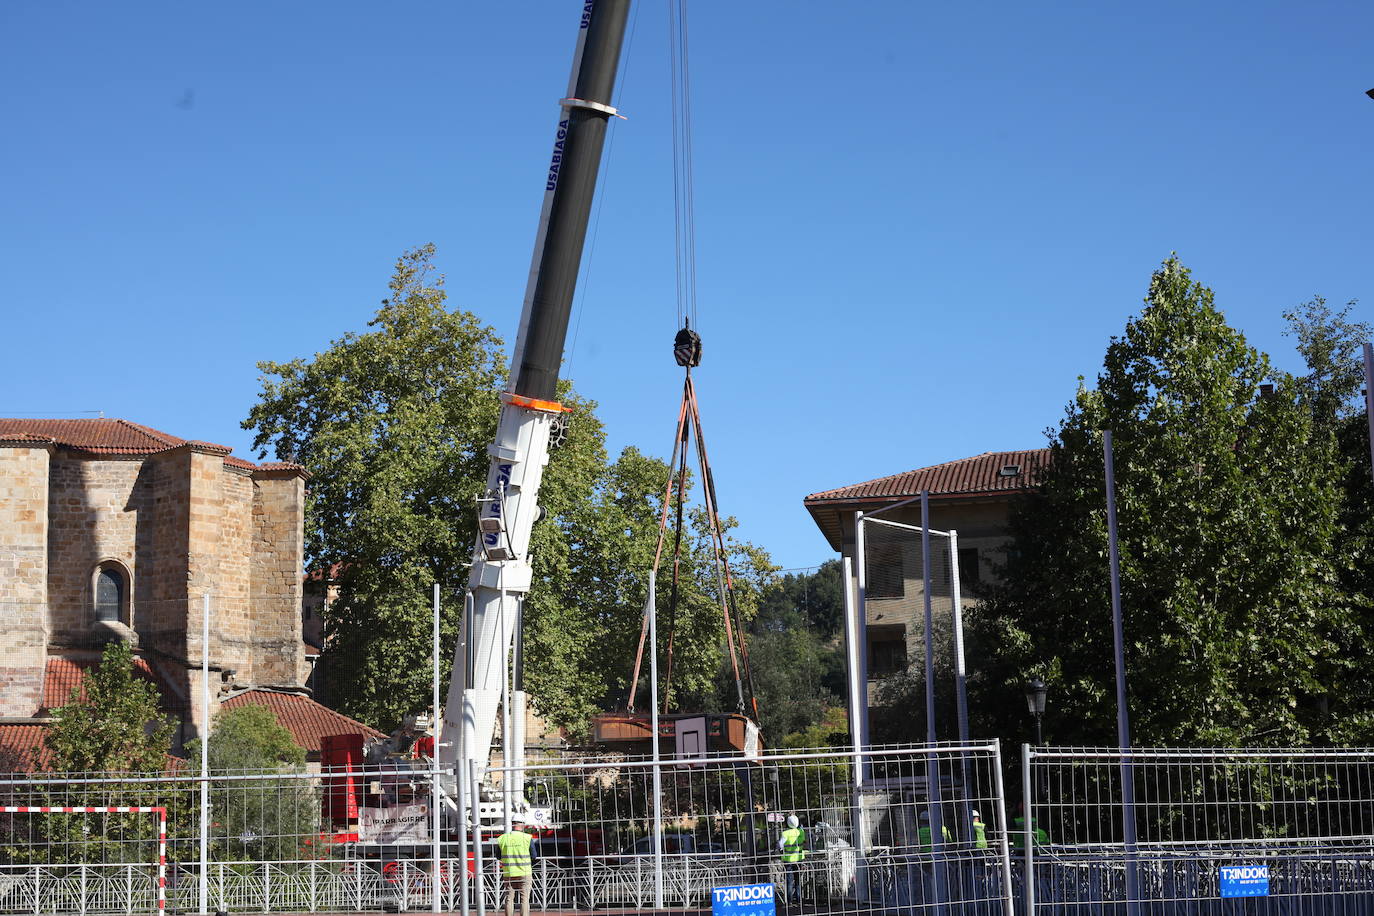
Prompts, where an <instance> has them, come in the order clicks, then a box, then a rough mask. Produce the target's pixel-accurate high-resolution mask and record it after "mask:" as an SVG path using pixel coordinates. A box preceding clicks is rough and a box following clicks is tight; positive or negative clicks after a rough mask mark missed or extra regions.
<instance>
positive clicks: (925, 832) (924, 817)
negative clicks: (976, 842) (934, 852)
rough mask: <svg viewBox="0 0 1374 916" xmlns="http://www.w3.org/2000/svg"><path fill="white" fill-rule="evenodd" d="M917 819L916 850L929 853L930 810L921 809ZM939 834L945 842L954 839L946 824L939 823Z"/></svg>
mask: <svg viewBox="0 0 1374 916" xmlns="http://www.w3.org/2000/svg"><path fill="white" fill-rule="evenodd" d="M917 820H918V821H919V825H918V826H917V828H916V845H917V848H918V850H919V851H920V852H922V853H924V854H925V855H930V850H931V842H930V839H931V832H930V812H929V811H922V812H921V813H920V815H919V817H918V818H917ZM940 836H942V837H944V840H945V842H946V843H948V842H949V841H950V840H952V839H954V837H953V836H952V835H951V834H950V832H949V827H948V825H946V824H941V825H940Z"/></svg>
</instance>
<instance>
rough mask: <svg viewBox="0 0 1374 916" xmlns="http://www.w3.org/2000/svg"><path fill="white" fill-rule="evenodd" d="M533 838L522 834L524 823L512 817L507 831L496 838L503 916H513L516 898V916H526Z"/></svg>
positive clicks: (528, 910)
mask: <svg viewBox="0 0 1374 916" xmlns="http://www.w3.org/2000/svg"><path fill="white" fill-rule="evenodd" d="M533 845H534V837H533V836H531V835H530V834H529V833H526V832H525V820H524V818H522V817H520V816H518V815H517V816H516V817H515V818H513V819H512V821H511V829H509V830H507V831H506V832H505V833H503V834H501V835H500V836H498V837H497V838H496V850H497V853H498V855H499V856H500V859H501V883H502V884H503V885H505V889H506V916H515V898H516V895H517V894H518V895H519V897H520V916H530V885H531V884H532V883H533V881H534V853H533V850H532V849H531V847H532V846H533Z"/></svg>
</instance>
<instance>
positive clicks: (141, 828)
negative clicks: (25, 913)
mask: <svg viewBox="0 0 1374 916" xmlns="http://www.w3.org/2000/svg"><path fill="white" fill-rule="evenodd" d="M83 688H84V689H83ZM53 717H54V718H55V719H56V721H55V722H54V723H53V725H52V727H51V728H50V729H49V731H48V734H47V736H46V738H45V739H44V740H45V742H46V744H47V747H48V751H49V757H50V766H51V768H52V769H53V770H56V771H58V772H68V773H90V774H120V775H125V774H128V775H136V774H161V773H163V772H165V771H166V770H167V767H168V763H169V760H170V758H169V757H168V750H169V749H170V746H171V739H172V732H173V729H174V725H173V723H172V722H171V721H170V720H168V719H167V718H166V717H164V716H163V714H162V713H161V711H159V709H158V694H157V690H156V688H155V687H153V685H152V684H150V683H148V682H147V681H145V680H142V679H140V678H139V677H137V676H136V675H135V673H134V661H133V652H132V650H131V649H130V647H129V645H128V644H127V643H125V642H122V641H118V640H117V641H115V642H111V643H109V644H107V645H106V646H105V649H104V651H103V652H102V654H101V658H100V664H99V665H97V666H96V667H95V668H93V669H92V670H91V671H90V672H89V673H88V674H87V676H86V678H85V679H84V681H83V684H82V686H81V687H76V688H73V690H72V692H71V696H70V697H69V699H68V702H67V705H65V706H61V707H59V708H57V709H55V710H53ZM35 792H36V794H38V795H40V796H41V795H44V794H46V795H47V797H43V798H41V800H40V799H38V798H32V799H30V800H29V801H27V802H13V803H17V804H25V803H26V804H43V805H63V806H68V805H70V806H85V805H91V806H117V805H127V806H140V805H143V806H147V805H159V806H163V807H165V808H166V809H167V818H168V832H169V838H170V839H171V840H172V841H173V842H175V841H177V840H179V839H182V838H184V837H185V836H186V831H187V830H188V829H189V827H190V823H191V821H190V819H189V817H188V811H189V804H188V801H189V800H188V797H187V796H186V795H185V793H182V792H167V791H166V787H165V786H158V785H156V784H153V783H136V782H119V781H112V782H103V783H92V784H87V785H76V786H71V785H63V784H60V783H37V784H35ZM26 829H28V830H30V831H34V832H36V833H37V835H38V836H41V838H42V839H41V840H31V841H30V842H29V843H28V844H27V848H26V849H22V850H20V851H18V852H17V853H16V855H19V856H21V857H27V858H32V859H33V860H35V861H41V860H42V859H43V858H44V857H46V858H47V859H48V860H49V861H65V862H124V861H129V862H147V861H149V859H150V858H151V856H152V855H153V854H154V852H155V850H156V842H157V827H156V824H155V823H154V821H153V819H152V818H151V817H150V816H149V815H147V814H141V813H140V814H135V813H117V812H112V813H95V814H63V815H49V816H46V817H45V818H44V819H43V821H42V822H41V824H38V825H32V824H30V825H27V828H26Z"/></svg>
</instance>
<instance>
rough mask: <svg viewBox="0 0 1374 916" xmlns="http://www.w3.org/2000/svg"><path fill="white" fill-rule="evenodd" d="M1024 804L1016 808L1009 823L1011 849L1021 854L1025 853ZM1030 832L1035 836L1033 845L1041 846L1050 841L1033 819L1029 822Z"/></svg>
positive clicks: (1025, 820)
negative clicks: (1014, 814) (1014, 815)
mask: <svg viewBox="0 0 1374 916" xmlns="http://www.w3.org/2000/svg"><path fill="white" fill-rule="evenodd" d="M1026 823H1027V819H1026V804H1025V802H1022V803H1021V804H1020V805H1018V806H1017V808H1016V817H1015V818H1013V819H1012V822H1011V833H1010V834H1009V835H1010V837H1011V848H1012V849H1016V850H1019V851H1021V852H1025V851H1026V833H1027V830H1026ZM1030 832H1031V833H1032V834H1034V836H1035V840H1034V842H1035V845H1036V846H1042V845H1044V844H1045V843H1048V842H1049V841H1050V835H1049V834H1048V833H1046V832H1045V831H1044V830H1041V829H1040V827H1039V825H1037V824H1036V823H1035V820H1034V819H1031V820H1030Z"/></svg>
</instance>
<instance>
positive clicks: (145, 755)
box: [45, 640, 175, 773]
mask: <svg viewBox="0 0 1374 916" xmlns="http://www.w3.org/2000/svg"><path fill="white" fill-rule="evenodd" d="M53 718H54V719H55V720H56V721H55V722H54V723H53V725H52V728H50V729H49V730H48V734H47V737H46V738H45V740H46V742H47V745H48V750H49V752H50V753H51V768H52V769H53V770H56V771H58V772H65V773H103V772H111V773H160V772H162V771H163V770H164V769H165V768H166V766H167V753H168V751H169V750H170V749H171V740H172V732H173V731H174V730H175V726H174V724H173V723H172V721H171V720H170V719H168V718H167V717H166V716H164V715H163V714H162V712H161V711H160V710H159V709H158V695H157V688H155V687H154V686H153V685H152V684H150V683H148V682H147V681H145V680H142V679H140V678H138V677H137V676H136V675H135V674H134V659H133V651H132V649H130V647H129V644H128V643H125V642H123V641H120V640H116V641H114V642H111V643H108V644H107V645H106V646H105V649H104V651H103V652H102V653H101V656H100V664H99V665H97V666H96V667H95V668H93V669H91V671H90V673H89V674H87V676H86V677H85V679H84V680H83V682H82V685H81V686H78V687H74V688H72V693H71V696H70V697H69V698H68V701H67V705H65V706H61V707H59V708H57V709H54V710H53Z"/></svg>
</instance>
